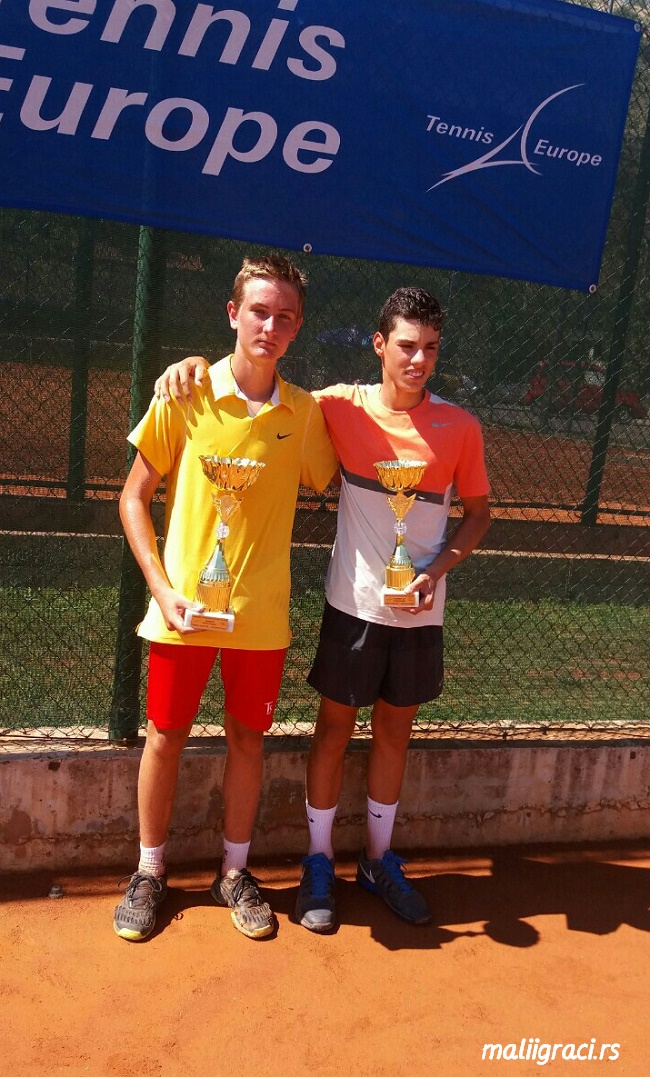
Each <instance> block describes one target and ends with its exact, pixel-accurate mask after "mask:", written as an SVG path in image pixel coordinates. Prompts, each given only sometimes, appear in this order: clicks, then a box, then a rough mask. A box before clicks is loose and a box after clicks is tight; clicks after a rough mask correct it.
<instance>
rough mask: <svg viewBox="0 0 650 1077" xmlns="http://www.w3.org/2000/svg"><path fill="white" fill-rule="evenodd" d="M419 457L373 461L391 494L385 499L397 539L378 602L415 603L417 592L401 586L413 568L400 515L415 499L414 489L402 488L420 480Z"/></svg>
mask: <svg viewBox="0 0 650 1077" xmlns="http://www.w3.org/2000/svg"><path fill="white" fill-rule="evenodd" d="M426 466H427V465H426V464H425V463H424V462H423V461H422V460H380V461H379V462H378V463H376V464H375V468H376V469H377V475H378V476H379V481H380V483H381V484H382V486H383V487H384V488H385V489H386V490H391V491H392V492H393V493H394V494H395V496H394V497H387V498H386V500H387V502H388V504H389V505H390V507H391V509H392V510H393V512H394V513H395V534H396V535H397V541H396V543H395V549H394V550H393V556H392V557H391V559H390V561H389V562H388V564H387V565H386V584H385V586H384V587H382V589H381V604H382V606H406V607H407V608H413V607H415V606H419V604H420V595H419V593H418V592H417V591H414V592H413V593H412V594H410V593H405V591H404V588H405V587H408V585H409V583H411V581H412V580H414V579H415V569H414V567H413V562H412V561H411V558H410V557H409V555H408V553H407V550H406V546H405V545H404V534H405V532H406V524H405V523H404V517H405V516H406V514H407V512H408V511H409V509H410V508H411V505H412V504H413V502H414V501H415V493H413V494H410V495H407V494H405V493H404V491H405V490H414V489H415V487H416V486H417V485H418V483H420V482H422V476H423V475H424V472H425V470H426Z"/></svg>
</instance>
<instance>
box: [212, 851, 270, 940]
mask: <svg viewBox="0 0 650 1077" xmlns="http://www.w3.org/2000/svg"><path fill="white" fill-rule="evenodd" d="M210 893H211V894H212V897H213V898H214V900H215V901H216V903H217V905H227V906H228V908H229V909H230V917H231V919H232V922H233V924H234V925H235V927H236V928H237V930H238V931H241V933H242V935H246V936H247V938H249V939H263V938H264V937H265V936H266V935H271V934H272V933H273V931H274V930H275V916H274V915H273V910H272V909H271V906H270V905H269V904H268V902H267V901H264V899H263V898H262V895H261V893H260V888H259V884H258V882H257V879H254V878H253V876H252V875H251V873H250V871H248V870H247V869H246V868H244V869H243V871H235V869H234V868H232V869H231V870H230V871H228V872H226V874H225V875H221V876H217V878H216V879H215V880H214V882H213V884H212V886H211V887H210Z"/></svg>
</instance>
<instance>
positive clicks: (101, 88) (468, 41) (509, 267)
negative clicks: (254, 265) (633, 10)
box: [0, 0, 640, 289]
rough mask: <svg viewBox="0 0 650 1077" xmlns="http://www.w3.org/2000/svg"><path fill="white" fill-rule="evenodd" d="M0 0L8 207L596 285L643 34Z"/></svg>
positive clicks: (488, 10) (588, 22)
mask: <svg viewBox="0 0 650 1077" xmlns="http://www.w3.org/2000/svg"><path fill="white" fill-rule="evenodd" d="M232 3H233V6H232V7H228V8H221V7H220V6H218V5H215V4H212V3H199V2H197V0H176V2H172V0H29V2H28V0H0V113H1V114H2V115H1V120H0V152H1V155H2V156H1V160H2V167H1V168H0V203H2V204H4V205H7V206H20V207H26V208H33V209H48V210H54V211H60V212H64V213H74V214H82V215H88V216H97V217H109V218H116V219H118V220H125V221H134V222H138V223H142V224H150V225H158V226H161V227H165V228H174V229H180V230H183V231H194V232H203V233H207V234H212V235H219V236H226V237H232V238H237V239H243V240H249V241H254V242H259V243H266V244H271V245H276V246H283V247H288V248H290V249H293V250H299V249H306V250H310V249H311V250H313V251H314V252H315V253H317V254H338V255H348V256H352V257H358V258H371V259H382V260H388V261H396V262H408V263H414V264H421V265H431V266H440V267H444V268H449V269H458V270H464V271H467V272H477V273H489V274H495V275H497V276H505V277H515V278H522V279H526V280H531V281H538V282H540V283H544V284H553V285H561V286H564V287H568V288H579V289H588V288H590V287H592V286H594V285H595V284H596V283H597V280H598V273H599V268H600V261H601V257H602V250H603V245H604V241H605V233H606V229H607V221H608V216H609V211H610V206H611V200H612V195H613V190H614V183H615V178H616V170H617V165H618V158H619V153H620V148H621V142H622V137H623V130H624V125H625V118H626V113H627V107H628V102H629V95H630V88H631V84H632V78H633V73H634V67H635V62H636V55H637V49H638V44H639V38H640V32H639V27H638V26H636V25H635V24H634V23H633V22H631V21H629V20H627V19H623V18H619V17H615V16H611V15H605V14H602V13H600V12H596V11H592V10H589V9H587V8H581V7H578V6H576V5H571V4H565V3H562V2H560V0H393V2H391V3H379V2H378V0H341V2H340V3H333V2H331V0H329V2H327V0H279V2H278V0H232Z"/></svg>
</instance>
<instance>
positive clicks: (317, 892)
mask: <svg viewBox="0 0 650 1077" xmlns="http://www.w3.org/2000/svg"><path fill="white" fill-rule="evenodd" d="M334 886H335V878H334V861H333V860H330V859H329V857H327V856H325V853H312V855H311V856H306V857H305V858H304V859H303V862H302V876H301V879H300V886H299V887H298V896H297V898H296V920H297V921H298V923H299V924H301V925H302V927H306V928H307V930H308V931H316V932H319V933H322V932H323V931H331V930H332V928H333V927H334V924H335V923H336V905H335V903H334Z"/></svg>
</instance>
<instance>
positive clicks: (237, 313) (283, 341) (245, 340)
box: [227, 280, 302, 366]
mask: <svg viewBox="0 0 650 1077" xmlns="http://www.w3.org/2000/svg"><path fill="white" fill-rule="evenodd" d="M227 310H228V317H229V319H230V325H231V327H232V328H233V329H236V330H237V345H236V348H237V349H238V350H239V351H240V352H242V353H243V354H244V355H245V356H246V357H247V358H248V359H251V360H257V361H258V362H260V361H264V360H268V362H269V363H271V364H273V365H274V366H275V364H276V363H277V361H278V359H281V358H282V356H283V355H284V353H285V352H286V350H287V348H288V347H289V345H290V343H291V341H292V340H294V339H295V337H296V335H297V333H298V330H299V329H300V326H301V325H302V315H301V314H300V303H299V300H298V293H297V292H296V290H295V288H294V287H293V285H291V284H287V283H286V281H277V280H249V281H248V282H247V283H246V285H245V286H244V294H243V297H242V301H241V303H240V305H239V307H236V306H235V304H234V303H233V302H232V300H231V301H230V302H229V303H228V307H227Z"/></svg>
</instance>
